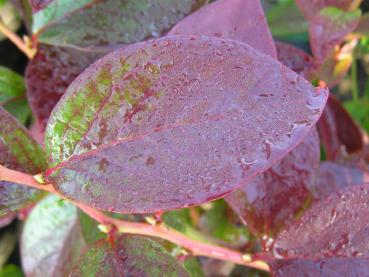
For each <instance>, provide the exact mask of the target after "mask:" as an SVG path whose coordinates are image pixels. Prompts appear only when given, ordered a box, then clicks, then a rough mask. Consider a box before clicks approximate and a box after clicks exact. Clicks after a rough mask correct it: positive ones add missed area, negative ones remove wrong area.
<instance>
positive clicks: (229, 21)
mask: <svg viewBox="0 0 369 277" xmlns="http://www.w3.org/2000/svg"><path fill="white" fill-rule="evenodd" d="M168 35H206V36H210V37H222V38H229V39H234V40H239V41H242V42H244V43H247V44H249V45H251V46H252V47H254V48H255V49H257V50H259V51H260V52H262V53H264V54H268V55H270V56H272V57H276V50H275V46H274V43H273V39H272V35H271V33H270V31H269V28H268V25H267V23H266V20H265V16H264V12H263V8H262V6H261V4H260V2H259V0H249V1H244V0H218V1H216V2H214V3H211V4H210V5H207V6H205V7H203V8H202V9H200V10H198V11H197V12H195V13H193V14H191V15H190V16H187V17H186V18H185V19H183V20H182V21H181V22H179V23H178V24H177V25H176V26H174V27H173V29H172V30H171V31H170V32H169V33H168Z"/></svg>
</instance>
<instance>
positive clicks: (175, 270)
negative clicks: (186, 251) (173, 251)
mask: <svg viewBox="0 0 369 277" xmlns="http://www.w3.org/2000/svg"><path fill="white" fill-rule="evenodd" d="M70 276H71V277H78V276H81V277H82V276H83V277H84V276H89V277H93V276H96V277H97V276H98V277H111V276H151V277H155V276H158V277H159V276H160V277H162V276H163V277H165V276H178V277H180V276H189V275H188V274H187V272H186V271H185V269H184V268H183V267H182V266H181V265H180V264H179V263H178V262H177V261H176V260H175V259H174V258H173V257H171V256H170V255H169V253H168V252H167V251H166V250H165V249H164V248H163V247H162V246H161V245H160V244H158V243H156V242H155V241H153V240H150V239H148V238H145V237H140V236H131V235H130V236H128V235H125V236H120V237H118V238H117V239H116V240H115V242H114V245H113V246H112V245H111V244H110V243H109V242H108V241H106V240H101V241H98V242H97V243H96V244H94V245H93V246H92V247H91V248H90V249H88V251H87V252H86V253H84V254H83V255H82V256H81V258H80V260H79V262H78V264H77V266H76V268H75V269H74V270H73V272H72V273H71V275H70Z"/></svg>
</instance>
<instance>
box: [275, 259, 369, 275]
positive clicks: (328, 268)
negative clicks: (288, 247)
mask: <svg viewBox="0 0 369 277" xmlns="http://www.w3.org/2000/svg"><path fill="white" fill-rule="evenodd" d="M297 272H298V276H304V277H364V276H368V272H369V259H365V258H325V259H324V258H321V259H315V260H313V259H288V260H275V261H274V262H272V263H271V273H272V276H273V277H296V276H297V275H296V274H297Z"/></svg>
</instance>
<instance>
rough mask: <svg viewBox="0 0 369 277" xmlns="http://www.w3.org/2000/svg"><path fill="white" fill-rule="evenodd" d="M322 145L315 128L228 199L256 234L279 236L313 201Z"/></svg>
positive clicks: (260, 235)
mask: <svg viewBox="0 0 369 277" xmlns="http://www.w3.org/2000/svg"><path fill="white" fill-rule="evenodd" d="M319 147H320V146H319V137H318V134H317V132H316V130H315V129H314V130H312V131H311V133H310V134H309V135H308V136H307V137H306V138H305V139H304V141H303V142H302V143H300V144H299V145H298V146H297V147H296V148H295V149H294V150H292V151H291V152H290V153H289V154H287V155H286V156H285V157H284V158H283V159H282V160H281V161H280V162H279V163H277V164H276V165H274V166H273V167H272V168H270V169H269V170H267V171H265V172H264V173H263V174H260V175H258V176H257V177H256V178H254V179H253V180H252V181H250V182H248V183H247V184H245V185H244V186H243V187H241V188H240V189H238V190H236V191H235V192H233V193H232V194H230V195H229V196H227V197H226V198H225V199H226V200H227V202H228V204H230V206H231V207H232V208H233V209H234V210H235V211H236V212H237V213H238V214H239V215H240V217H241V219H242V221H243V222H245V224H246V225H247V226H248V228H249V229H250V230H251V231H252V232H253V233H254V234H256V235H258V236H259V237H262V238H263V237H264V236H266V238H265V239H267V238H268V237H269V236H274V235H276V234H277V233H278V232H279V231H280V230H281V228H283V227H284V225H285V224H286V223H289V222H291V221H293V219H294V216H296V214H298V213H299V212H301V210H302V209H303V208H304V207H305V206H306V204H307V203H308V202H309V201H310V200H311V198H312V197H311V193H310V191H309V188H310V186H311V185H312V184H313V182H314V180H315V177H316V175H317V170H318V165H319V159H320V148H319Z"/></svg>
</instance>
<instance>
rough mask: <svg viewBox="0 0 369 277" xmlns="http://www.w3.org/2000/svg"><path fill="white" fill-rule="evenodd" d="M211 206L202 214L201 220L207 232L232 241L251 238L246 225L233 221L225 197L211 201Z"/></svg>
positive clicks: (203, 228)
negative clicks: (239, 224) (238, 224)
mask: <svg viewBox="0 0 369 277" xmlns="http://www.w3.org/2000/svg"><path fill="white" fill-rule="evenodd" d="M209 206H210V209H207V210H206V211H205V212H204V213H203V214H202V216H201V221H200V222H201V227H200V228H201V229H202V230H203V231H204V232H205V233H207V234H209V235H211V236H213V237H215V238H218V239H221V240H224V241H226V242H230V243H237V242H238V241H247V240H248V239H249V237H250V234H249V232H248V230H247V228H246V227H245V226H243V225H241V226H237V225H236V224H234V223H232V222H231V220H230V217H229V212H230V210H228V209H229V208H228V206H227V204H226V203H225V201H224V200H223V199H219V200H217V201H214V202H211V203H209Z"/></svg>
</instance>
